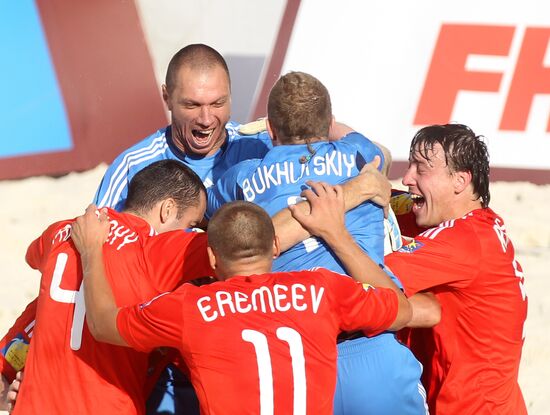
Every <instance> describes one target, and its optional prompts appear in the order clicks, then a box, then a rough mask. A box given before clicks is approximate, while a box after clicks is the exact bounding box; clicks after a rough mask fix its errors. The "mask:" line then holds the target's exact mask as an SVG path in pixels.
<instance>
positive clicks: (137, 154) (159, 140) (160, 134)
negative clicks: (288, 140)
mask: <svg viewBox="0 0 550 415" xmlns="http://www.w3.org/2000/svg"><path fill="white" fill-rule="evenodd" d="M239 127H240V124H238V123H235V122H233V121H229V122H228V123H227V124H226V132H227V141H226V142H225V144H224V145H223V146H222V147H221V148H220V149H219V151H218V152H217V153H216V154H214V155H212V156H209V157H202V156H201V157H199V156H194V155H188V154H185V153H183V152H182V151H181V150H180V149H178V148H177V147H176V145H175V144H174V142H173V141H172V137H171V128H170V126H168V127H166V128H163V129H161V130H158V131H157V132H156V133H154V134H152V135H150V136H149V137H147V138H145V139H144V140H142V141H140V142H139V143H137V144H135V145H134V146H132V147H130V148H129V149H127V150H126V151H124V152H123V153H121V154H120V155H119V156H118V157H117V158H116V159H115V160H114V161H113V163H112V164H111V165H110V166H109V168H108V169H107V171H106V172H105V176H104V177H103V180H102V181H101V184H100V185H99V188H98V190H97V192H96V195H95V198H94V203H95V204H96V205H98V206H99V207H104V206H107V207H111V208H113V209H116V210H118V211H120V210H122V208H123V207H124V203H125V201H126V197H127V195H128V183H129V182H130V180H131V179H132V177H134V175H135V174H136V173H137V172H138V171H140V170H142V169H143V168H145V167H147V166H148V165H149V164H152V163H154V162H155V161H159V160H166V159H172V160H179V161H181V162H182V163H184V164H185V165H187V166H188V167H189V168H191V169H192V170H193V171H194V172H195V173H197V175H198V176H199V177H200V178H201V180H202V182H203V183H204V185H205V187H206V188H207V189H209V188H210V187H211V186H212V185H213V184H214V183H215V182H216V181H217V180H218V179H219V178H220V177H221V176H222V174H223V173H224V172H225V171H226V170H227V169H229V168H230V167H231V166H233V165H235V164H237V163H239V162H241V161H243V160H248V159H253V158H258V157H263V156H264V155H265V154H266V153H267V152H268V151H269V149H271V148H272V144H271V139H270V138H269V135H268V134H267V132H261V133H258V134H255V135H241V134H239V132H238V128H239Z"/></svg>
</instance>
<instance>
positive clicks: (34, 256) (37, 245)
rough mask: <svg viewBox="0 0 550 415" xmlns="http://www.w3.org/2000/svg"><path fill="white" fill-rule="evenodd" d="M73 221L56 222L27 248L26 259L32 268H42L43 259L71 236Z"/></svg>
mask: <svg viewBox="0 0 550 415" xmlns="http://www.w3.org/2000/svg"><path fill="white" fill-rule="evenodd" d="M71 222H72V221H60V222H56V223H54V224H52V225H50V226H49V227H48V229H46V230H45V231H44V232H43V233H42V235H40V237H38V238H36V239H35V240H34V241H33V242H31V244H30V245H29V247H28V248H27V254H26V255H25V260H26V261H27V264H29V266H30V267H31V268H32V269H37V270H40V268H41V267H42V261H43V260H44V259H45V258H47V254H48V252H49V251H50V250H51V249H52V246H54V245H55V244H59V243H62V242H64V241H66V240H67V239H69V237H70V236H71V226H70V224H71Z"/></svg>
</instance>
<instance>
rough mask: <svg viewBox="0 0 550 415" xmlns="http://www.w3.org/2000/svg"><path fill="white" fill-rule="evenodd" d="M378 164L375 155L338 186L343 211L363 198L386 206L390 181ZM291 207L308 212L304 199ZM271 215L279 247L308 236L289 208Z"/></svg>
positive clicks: (289, 246) (294, 242) (309, 209)
mask: <svg viewBox="0 0 550 415" xmlns="http://www.w3.org/2000/svg"><path fill="white" fill-rule="evenodd" d="M379 164H380V158H379V157H375V158H374V160H373V161H372V162H371V163H369V164H367V165H365V167H363V169H362V170H361V173H360V174H359V175H358V176H356V177H354V178H352V179H350V180H348V181H347V182H346V183H344V184H343V185H342V186H341V187H342V189H343V197H344V208H345V211H346V212H347V211H348V210H351V209H353V208H355V207H357V206H359V205H360V204H361V203H363V202H364V201H366V200H372V201H373V202H374V203H376V204H378V205H380V206H382V207H384V209H387V207H388V205H389V202H390V197H391V184H390V182H389V181H388V180H387V178H386V177H385V176H384V175H383V174H382V173H380V172H379V171H378V169H377V168H378V165H379ZM293 209H294V210H295V211H299V212H300V213H302V214H304V215H309V213H310V211H311V208H310V205H309V202H307V201H304V202H300V203H297V204H296V205H295V206H294V207H293ZM272 219H273V225H274V226H275V233H276V234H277V235H278V236H279V239H280V242H281V251H286V250H287V249H289V248H291V247H293V246H294V245H296V244H297V243H299V242H301V241H303V240H304V239H307V238H309V237H310V236H311V234H310V233H309V232H308V231H307V230H306V229H305V228H304V227H303V226H302V225H301V224H300V223H299V222H298V221H297V220H296V219H295V218H294V217H293V215H292V214H291V211H290V210H289V209H288V208H286V209H283V210H281V211H279V212H277V213H276V214H275V216H273V218H272Z"/></svg>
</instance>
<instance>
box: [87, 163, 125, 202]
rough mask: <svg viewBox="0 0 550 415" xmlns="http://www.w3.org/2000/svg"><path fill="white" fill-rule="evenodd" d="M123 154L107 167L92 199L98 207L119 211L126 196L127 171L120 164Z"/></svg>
mask: <svg viewBox="0 0 550 415" xmlns="http://www.w3.org/2000/svg"><path fill="white" fill-rule="evenodd" d="M123 155H124V153H123V154H121V155H120V156H118V157H117V158H116V159H115V161H113V163H112V164H111V165H110V166H109V168H108V169H107V171H106V172H105V175H104V176H103V179H102V180H101V183H100V185H99V188H98V189H97V191H96V194H95V197H94V203H95V204H96V205H97V206H98V207H110V208H113V209H115V210H117V211H119V212H120V211H121V210H122V208H123V207H124V202H125V201H126V197H127V196H128V182H129V181H130V178H129V177H128V174H129V172H128V169H127V168H126V166H125V165H124V164H123V163H122V159H123Z"/></svg>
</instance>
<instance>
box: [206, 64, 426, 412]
mask: <svg viewBox="0 0 550 415" xmlns="http://www.w3.org/2000/svg"><path fill="white" fill-rule="evenodd" d="M332 122H333V117H332V109H331V102H330V96H329V94H328V91H327V90H326V88H325V87H324V85H323V84H322V83H321V82H319V81H318V80H317V79H315V78H314V77H313V76H311V75H308V74H305V73H301V72H291V73H289V74H287V75H284V76H283V77H281V78H280V79H279V81H277V83H276V84H275V86H274V87H273V89H272V90H271V93H270V96H269V100H268V120H267V126H268V131H269V133H270V135H271V137H272V140H273V143H274V147H273V149H272V150H270V151H269V152H268V153H267V154H266V155H265V156H264V157H263V158H261V159H254V160H248V161H244V162H241V163H240V164H238V165H236V166H233V167H232V168H230V169H229V170H228V171H227V172H226V173H225V174H224V175H223V176H222V178H221V179H219V180H218V181H217V182H216V184H215V186H214V188H213V189H212V191H211V192H210V194H209V201H208V214H212V213H213V211H215V210H216V209H217V208H218V207H219V206H221V205H222V204H224V203H226V202H229V201H231V200H247V201H251V202H254V203H257V204H259V205H260V206H262V207H263V208H265V209H266V210H267V211H268V213H270V215H273V214H274V213H276V212H278V211H279V210H281V209H283V208H285V207H286V206H288V205H292V204H294V203H296V202H297V201H299V200H301V196H300V194H301V193H302V191H303V190H304V189H306V188H307V182H308V181H310V180H323V181H325V182H327V183H329V184H340V183H343V182H344V181H346V180H348V179H349V178H350V177H353V176H356V175H357V174H358V173H359V171H360V170H361V168H362V167H363V166H364V165H365V164H366V163H368V162H370V161H371V160H372V159H373V158H374V157H375V156H381V153H380V150H379V149H378V148H377V147H376V146H375V145H374V144H373V143H372V142H371V141H370V140H368V139H367V138H366V137H364V136H363V135H361V134H359V133H357V132H353V131H351V130H350V132H349V134H347V135H346V136H345V137H343V138H342V139H340V140H338V141H328V137H329V129H330V126H331V123H332ZM346 227H347V228H348V229H349V230H350V233H351V235H352V236H353V237H354V239H355V241H356V243H357V244H358V245H359V246H360V247H361V248H362V250H363V251H365V252H367V253H368V254H369V256H370V257H371V258H372V259H373V260H374V261H376V262H378V263H379V264H380V265H381V266H383V265H382V264H383V244H384V228H383V211H382V208H380V207H379V206H376V205H375V204H373V203H372V202H364V203H363V204H361V205H359V206H358V207H357V208H355V209H353V210H351V211H350V212H348V213H347V214H346ZM315 266H321V267H324V268H328V269H330V270H332V271H336V272H340V273H345V270H344V267H343V265H342V263H341V262H340V260H339V259H338V258H337V257H336V255H335V254H334V252H333V251H332V250H331V249H330V248H329V247H328V246H327V245H326V244H325V242H324V241H323V240H321V239H317V238H309V239H307V240H304V241H303V242H302V243H300V244H297V245H296V246H294V247H293V248H291V249H290V250H288V251H286V252H284V253H283V254H282V255H281V256H280V257H279V258H278V259H277V260H276V261H275V262H274V270H277V271H284V270H299V269H308V268H312V267H315ZM396 282H397V283H398V285H400V283H399V282H398V281H396ZM338 370H339V372H338V384H337V389H336V394H335V405H334V410H335V413H336V414H363V413H373V414H388V413H396V414H397V413H398V414H425V413H426V401H425V392H424V391H423V388H422V385H421V383H420V375H421V372H422V368H421V365H420V364H419V363H418V361H417V360H416V359H415V358H414V356H413V355H412V353H411V352H410V351H409V350H408V349H407V348H406V347H405V346H403V345H401V344H400V343H399V342H398V341H397V340H396V338H395V336H394V335H393V334H391V333H384V334H381V335H379V336H376V337H374V338H366V337H364V335H362V333H361V332H359V333H353V334H350V335H349V336H347V337H345V336H343V337H342V341H341V342H340V343H339V345H338Z"/></svg>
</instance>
